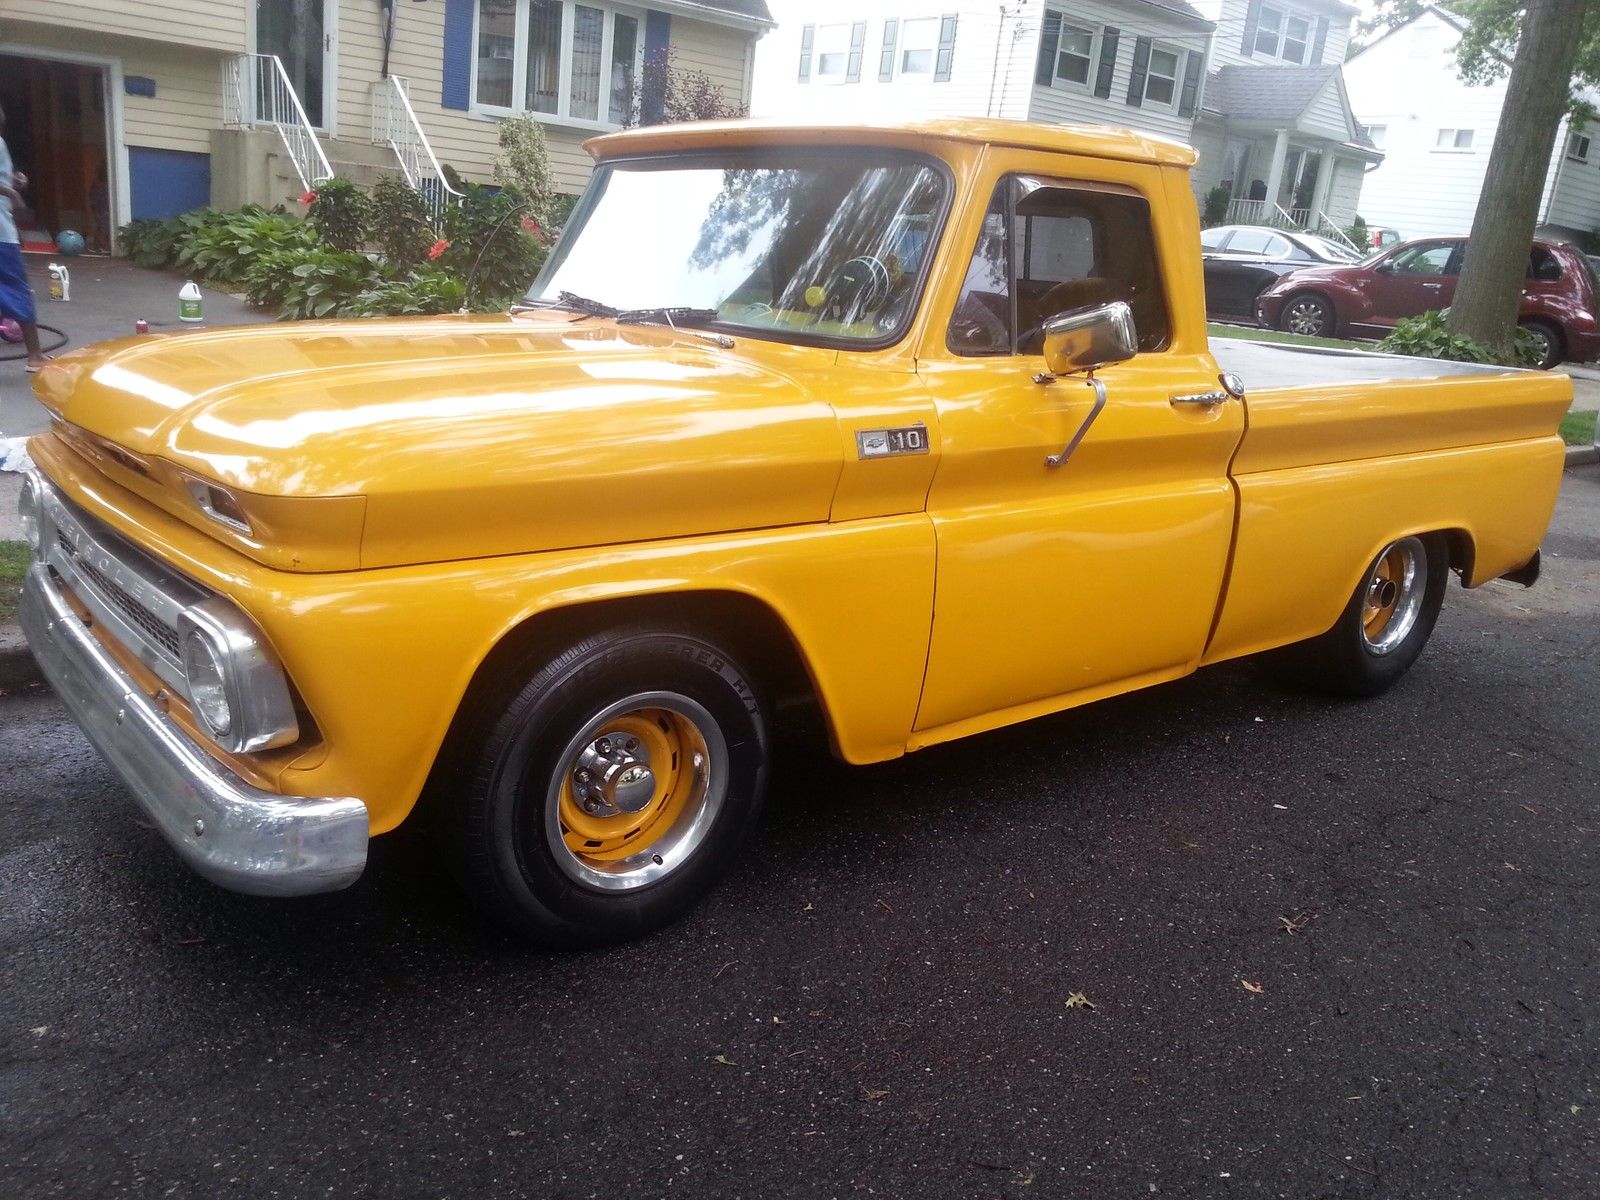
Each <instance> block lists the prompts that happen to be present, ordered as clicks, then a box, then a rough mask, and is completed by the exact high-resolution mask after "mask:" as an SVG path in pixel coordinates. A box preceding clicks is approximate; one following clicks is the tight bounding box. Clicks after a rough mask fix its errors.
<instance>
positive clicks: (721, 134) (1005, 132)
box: [583, 117, 1196, 167]
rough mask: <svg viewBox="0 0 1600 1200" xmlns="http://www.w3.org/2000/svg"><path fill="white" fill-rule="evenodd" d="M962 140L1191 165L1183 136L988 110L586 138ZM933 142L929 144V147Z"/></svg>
mask: <svg viewBox="0 0 1600 1200" xmlns="http://www.w3.org/2000/svg"><path fill="white" fill-rule="evenodd" d="M918 142H921V143H924V144H926V143H929V142H966V143H973V144H979V145H987V146H1007V147H1016V148H1019V149H1023V150H1046V151H1051V152H1053V153H1057V154H1081V155H1086V156H1088V157H1091V158H1114V159H1120V160H1122V161H1124V162H1141V163H1156V164H1159V165H1162V166H1175V167H1192V166H1193V165H1194V163H1195V158H1196V154H1195V152H1194V150H1193V149H1192V148H1191V147H1189V146H1185V145H1183V144H1182V143H1181V142H1173V141H1168V140H1167V139H1166V138H1160V137H1152V136H1151V135H1150V134H1147V133H1136V132H1134V131H1133V130H1131V129H1120V128H1117V127H1115V126H1111V125H1041V124H1036V123H1034V122H1032V121H1002V120H997V119H995V118H991V117H938V118H933V119H930V120H924V121H893V122H887V121H886V122H852V123H850V124H818V123H814V122H808V123H800V122H795V121H780V120H773V119H769V118H759V119H755V120H751V119H741V120H736V121H693V122H689V123H687V124H682V125H652V126H647V127H645V128H643V129H629V130H625V131H623V132H621V133H607V134H603V135H601V136H600V137H596V138H590V139H589V140H588V141H586V142H585V143H584V144H583V145H584V149H586V150H587V151H588V152H589V153H590V154H591V155H592V156H593V157H594V159H595V160H596V161H597V162H603V161H605V160H606V159H611V158H623V157H628V156H631V155H635V154H661V153H673V152H677V151H685V150H710V149H716V148H719V147H724V146H803V145H822V146H873V145H884V146H902V147H903V146H907V145H913V144H916V143H918ZM928 148H931V147H928Z"/></svg>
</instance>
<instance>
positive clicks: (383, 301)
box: [349, 268, 467, 317]
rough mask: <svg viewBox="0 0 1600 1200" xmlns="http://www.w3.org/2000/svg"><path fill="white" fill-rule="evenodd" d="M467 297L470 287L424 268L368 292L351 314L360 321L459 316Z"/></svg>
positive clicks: (385, 282)
mask: <svg viewBox="0 0 1600 1200" xmlns="http://www.w3.org/2000/svg"><path fill="white" fill-rule="evenodd" d="M466 294H467V289H466V285H465V284H464V283H463V282H462V281H461V280H459V279H457V278H455V276H453V275H447V274H446V273H445V272H443V271H437V270H432V269H429V268H423V269H422V270H419V271H416V272H414V273H412V274H410V275H408V276H406V277H405V278H403V279H389V280H385V281H384V282H383V283H380V284H378V285H377V286H376V287H371V288H368V289H367V290H366V291H364V292H362V293H361V294H360V295H359V296H357V297H356V298H355V299H354V300H353V301H352V302H351V304H350V310H349V311H350V315H351V316H356V317H404V316H436V315H438V314H440V313H452V312H458V311H459V310H460V309H461V306H462V304H463V302H464V301H465V299H466Z"/></svg>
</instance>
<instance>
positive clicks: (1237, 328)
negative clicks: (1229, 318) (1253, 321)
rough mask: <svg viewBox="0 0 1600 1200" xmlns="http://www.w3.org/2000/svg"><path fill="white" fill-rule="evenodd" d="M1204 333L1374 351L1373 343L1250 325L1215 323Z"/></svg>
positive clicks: (1216, 336)
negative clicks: (1306, 335) (1282, 331)
mask: <svg viewBox="0 0 1600 1200" xmlns="http://www.w3.org/2000/svg"><path fill="white" fill-rule="evenodd" d="M1206 332H1207V333H1208V334H1210V335H1211V336H1212V337H1214V338H1242V339H1243V340H1244V341H1247V342H1285V343H1287V344H1288V345H1291V346H1332V347H1334V348H1335V349H1339V350H1374V349H1376V348H1377V347H1376V344H1375V343H1373V342H1348V341H1345V340H1343V339H1342V338H1320V337H1302V336H1301V335H1300V334H1298V333H1281V332H1279V331H1278V330H1276V329H1257V328H1255V327H1254V326H1252V325H1218V324H1217V323H1216V322H1212V323H1211V324H1209V325H1207V326H1206Z"/></svg>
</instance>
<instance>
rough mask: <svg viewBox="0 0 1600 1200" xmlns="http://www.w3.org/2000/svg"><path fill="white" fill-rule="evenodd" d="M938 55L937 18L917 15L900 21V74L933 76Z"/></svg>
mask: <svg viewBox="0 0 1600 1200" xmlns="http://www.w3.org/2000/svg"><path fill="white" fill-rule="evenodd" d="M938 56H939V19H938V18H937V17H919V18H917V19H916V20H914V21H902V22H901V23H900V74H901V75H926V76H928V77H929V78H930V79H931V78H932V77H933V65H934V60H935V59H937V58H938Z"/></svg>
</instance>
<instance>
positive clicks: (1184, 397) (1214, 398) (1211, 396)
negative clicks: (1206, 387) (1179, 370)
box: [1167, 388, 1228, 408]
mask: <svg viewBox="0 0 1600 1200" xmlns="http://www.w3.org/2000/svg"><path fill="white" fill-rule="evenodd" d="M1167 401H1168V403H1169V404H1171V405H1172V406H1173V407H1174V408H1176V407H1178V406H1179V405H1190V404H1194V405H1198V406H1200V407H1202V408H1210V407H1211V406H1213V405H1216V404H1226V403H1227V402H1228V393H1227V392H1225V391H1223V390H1222V389H1221V388H1214V389H1213V390H1211V391H1209V392H1179V393H1178V394H1177V395H1175V396H1169V397H1168V398H1167Z"/></svg>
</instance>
